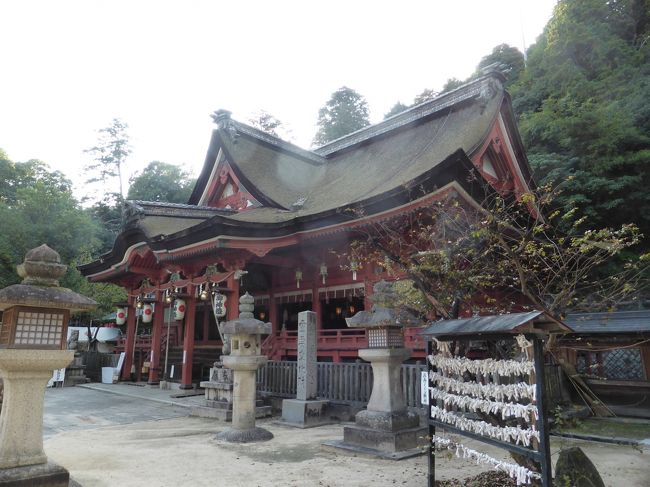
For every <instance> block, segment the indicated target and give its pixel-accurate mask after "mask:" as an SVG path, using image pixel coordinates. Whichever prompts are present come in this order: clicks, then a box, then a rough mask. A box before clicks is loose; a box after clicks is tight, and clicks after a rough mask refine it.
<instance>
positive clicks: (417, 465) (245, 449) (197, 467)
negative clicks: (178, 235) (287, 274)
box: [45, 417, 650, 487]
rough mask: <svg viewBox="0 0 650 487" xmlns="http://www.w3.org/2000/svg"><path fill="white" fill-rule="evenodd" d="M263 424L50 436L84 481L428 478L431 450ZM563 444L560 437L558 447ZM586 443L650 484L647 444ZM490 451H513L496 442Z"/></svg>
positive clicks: (441, 473) (266, 482)
mask: <svg viewBox="0 0 650 487" xmlns="http://www.w3.org/2000/svg"><path fill="white" fill-rule="evenodd" d="M260 425H262V426H264V427H266V428H267V429H269V430H271V431H272V432H273V434H274V435H275V438H274V439H273V440H271V441H269V442H266V443H257V444H248V445H231V444H223V443H219V442H215V441H214V440H213V439H212V438H213V436H214V434H215V433H216V432H218V431H220V430H222V429H224V428H225V427H226V426H225V425H224V424H223V423H219V422H215V421H212V420H207V419H202V418H191V417H185V418H173V419H164V420H159V421H147V422H140V423H134V424H130V425H116V426H108V427H99V428H95V429H88V430H77V431H70V432H66V433H60V434H58V435H55V436H53V437H51V438H49V439H48V440H47V441H46V442H45V449H46V453H47V454H48V456H49V457H50V458H51V459H52V460H54V461H55V462H57V463H59V464H61V465H63V466H65V467H66V468H68V469H69V470H70V472H71V474H72V476H73V478H74V479H75V480H77V481H78V482H79V483H81V485H82V486H83V487H111V486H116V487H117V486H120V487H122V486H138V487H148V486H151V487H180V486H192V487H195V486H196V487H201V486H206V487H207V486H210V487H214V486H229V487H230V486H232V487H234V486H243V487H249V486H252V487H254V486H260V487H275V486H277V487H288V486H305V487H306V486H319V487H320V486H323V487H327V486H329V487H339V486H340V487H343V486H345V487H348V486H349V487H367V486H369V485H372V486H373V487H384V486H386V487H388V486H391V487H392V486H404V487H416V486H417V487H422V486H424V485H426V471H427V466H426V459H425V457H423V456H422V457H419V458H415V459H410V460H404V461H401V462H394V461H389V460H378V459H374V458H366V457H361V456H358V457H352V456H349V455H348V454H347V453H336V452H332V451H331V450H326V449H323V448H322V447H321V446H320V444H321V442H323V441H325V440H331V439H341V438H342V435H343V427H342V426H341V425H334V426H325V427H320V428H312V429H307V430H299V429H293V428H288V427H285V426H281V425H278V424H277V423H275V422H274V421H265V422H260ZM465 443H466V444H467V445H468V446H472V447H474V448H479V447H480V448H484V445H480V446H479V444H476V443H472V442H465ZM559 443H560V442H557V443H554V444H553V447H554V448H553V451H556V450H557V449H558V448H559V446H560V444H559ZM562 443H565V444H568V443H567V442H565V441H563V442H562ZM571 444H576V442H571ZM580 446H582V447H583V448H585V451H586V452H587V454H588V455H589V457H590V458H591V459H592V460H593V461H594V463H595V464H596V466H597V467H598V469H599V471H600V472H601V474H602V475H603V477H604V479H605V482H606V485H608V486H611V487H620V486H625V487H649V486H650V482H649V480H648V479H650V462H648V460H647V459H648V451H647V450H646V451H645V453H644V452H642V451H640V450H638V449H634V448H631V447H620V446H611V445H598V444H593V443H586V442H583V443H580ZM485 451H486V453H488V454H491V455H493V456H497V457H499V458H504V459H506V458H507V457H506V456H504V455H503V454H500V451H499V450H496V449H492V448H488V449H485ZM555 459H557V456H555ZM484 470H485V467H484V466H477V465H474V464H472V463H471V462H468V461H465V460H459V459H456V458H448V456H444V455H441V456H439V458H438V460H437V462H436V478H438V479H449V478H459V477H460V478H463V477H467V476H470V475H475V474H477V473H479V472H481V471H484Z"/></svg>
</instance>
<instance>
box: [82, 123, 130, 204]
mask: <svg viewBox="0 0 650 487" xmlns="http://www.w3.org/2000/svg"><path fill="white" fill-rule="evenodd" d="M127 129H128V125H127V124H126V123H124V122H123V121H121V120H120V119H118V118H114V119H113V121H112V122H111V125H109V126H108V127H105V128H102V129H100V130H99V140H98V142H97V145H95V146H93V147H91V148H90V149H87V150H85V151H84V152H86V153H87V154H90V155H91V156H92V158H93V161H92V162H90V163H89V164H88V165H87V166H86V173H87V174H88V176H89V177H88V179H87V180H86V182H87V183H97V182H101V183H103V184H104V185H105V184H106V183H110V182H112V181H114V180H115V179H117V184H118V188H119V189H118V191H117V192H109V193H107V194H105V196H104V198H106V196H110V198H111V199H114V200H117V201H118V203H121V202H122V201H123V200H124V188H123V183H122V170H123V168H124V164H125V163H126V159H127V157H128V156H129V154H131V147H130V146H129V135H128V133H127Z"/></svg>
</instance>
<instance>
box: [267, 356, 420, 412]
mask: <svg viewBox="0 0 650 487" xmlns="http://www.w3.org/2000/svg"><path fill="white" fill-rule="evenodd" d="M425 370H426V365H425V364H404V365H402V371H401V372H402V391H403V392H404V397H405V399H406V405H407V406H408V407H411V408H420V407H422V406H421V404H420V373H421V372H422V371H425ZM316 375H317V384H318V385H317V391H318V392H317V395H318V397H319V398H320V399H327V400H330V401H335V402H345V403H352V404H356V405H358V404H365V403H367V402H368V400H369V399H370V393H371V392H372V367H371V366H370V364H368V363H365V362H355V363H333V362H318V364H317V374H316ZM296 377H297V364H296V362H290V361H270V362H268V363H267V364H266V365H265V366H264V367H262V368H261V369H260V370H259V371H258V373H257V389H258V391H260V392H263V393H265V394H269V395H273V396H279V397H295V396H296Z"/></svg>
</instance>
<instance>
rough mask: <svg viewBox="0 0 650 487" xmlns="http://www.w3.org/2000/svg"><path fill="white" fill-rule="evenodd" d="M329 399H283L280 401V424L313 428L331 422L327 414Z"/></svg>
mask: <svg viewBox="0 0 650 487" xmlns="http://www.w3.org/2000/svg"><path fill="white" fill-rule="evenodd" d="M328 403H329V401H301V400H299V399H285V400H283V401H282V424H285V425H287V426H295V427H296V428H313V427H315V426H322V425H325V424H331V423H332V421H330V419H329V417H328V415H327V404H328Z"/></svg>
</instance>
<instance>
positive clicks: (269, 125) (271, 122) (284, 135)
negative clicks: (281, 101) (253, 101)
mask: <svg viewBox="0 0 650 487" xmlns="http://www.w3.org/2000/svg"><path fill="white" fill-rule="evenodd" d="M248 123H250V124H251V125H252V126H253V127H255V128H256V129H258V130H261V131H262V132H266V133H267V134H269V135H272V136H274V137H278V138H281V139H284V140H289V139H290V138H291V131H290V130H289V129H288V128H287V127H286V126H285V125H284V123H282V121H281V120H279V119H278V118H276V117H274V116H273V115H271V114H270V113H269V112H267V111H265V110H259V111H258V112H256V113H254V114H253V116H251V117H250V118H249V119H248Z"/></svg>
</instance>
